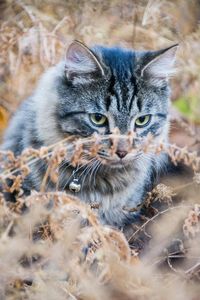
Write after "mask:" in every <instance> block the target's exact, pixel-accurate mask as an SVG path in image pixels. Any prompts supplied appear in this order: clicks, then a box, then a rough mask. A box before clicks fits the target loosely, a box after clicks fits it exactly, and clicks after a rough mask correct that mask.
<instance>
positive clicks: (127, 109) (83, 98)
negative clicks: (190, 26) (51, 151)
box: [53, 41, 177, 165]
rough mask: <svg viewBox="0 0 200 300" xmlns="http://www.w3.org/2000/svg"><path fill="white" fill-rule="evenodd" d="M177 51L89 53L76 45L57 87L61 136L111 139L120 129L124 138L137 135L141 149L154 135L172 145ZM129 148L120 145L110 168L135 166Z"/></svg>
mask: <svg viewBox="0 0 200 300" xmlns="http://www.w3.org/2000/svg"><path fill="white" fill-rule="evenodd" d="M176 50H177V45H174V46H171V47H169V48H167V49H163V50H158V51H132V50H127V49H123V48H104V47H100V46H97V47H94V48H92V49H89V48H88V47H86V46H85V45H84V44H82V43H80V42H78V41H75V42H73V43H72V44H71V45H70V46H69V48H68V51H67V54H66V59H65V63H64V68H63V69H62V74H59V76H58V77H57V79H56V81H55V82H54V87H53V88H54V90H55V91H56V93H57V97H58V101H57V102H56V122H57V124H56V126H57V129H59V132H60V135H61V136H62V135H63V137H65V136H66V135H78V136H81V137H89V136H91V135H92V134H93V133H95V132H97V133H100V134H101V135H107V134H109V133H111V132H112V131H113V129H114V128H118V129H119V132H120V133H121V134H122V135H126V134H128V132H135V135H136V137H137V139H135V141H137V143H139V142H138V141H140V140H141V141H142V140H144V139H145V137H147V135H148V134H149V133H151V134H152V136H153V137H154V139H155V140H156V139H161V138H162V139H163V140H166V139H167V135H168V126H169V124H168V123H169V122H168V107H169V87H168V78H169V76H170V75H171V74H172V73H173V72H174V61H175V53H176ZM135 141H133V144H134V142H135ZM129 146H130V145H129ZM127 147H128V144H127V143H126V141H125V139H120V140H119V142H118V145H117V149H116V153H115V155H114V156H113V158H112V159H110V158H108V164H110V165H118V163H119V165H120V164H121V163H122V164H123V163H125V164H129V163H131V162H132V161H133V160H134V156H133V154H130V153H128V149H127ZM102 155H103V153H102ZM104 156H105V158H106V154H105V153H104Z"/></svg>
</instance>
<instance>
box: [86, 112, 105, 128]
mask: <svg viewBox="0 0 200 300" xmlns="http://www.w3.org/2000/svg"><path fill="white" fill-rule="evenodd" d="M90 120H91V121H92V123H93V124H94V125H96V126H104V125H105V124H106V122H107V118H106V116H104V115H102V114H90Z"/></svg>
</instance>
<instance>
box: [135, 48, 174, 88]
mask: <svg viewBox="0 0 200 300" xmlns="http://www.w3.org/2000/svg"><path fill="white" fill-rule="evenodd" d="M177 48H178V44H176V45H173V46H171V47H169V48H166V49H162V50H159V51H155V52H151V54H150V55H149V57H148V56H147V58H146V63H145V64H144V65H143V67H142V69H141V73H140V75H141V76H142V77H144V78H145V79H147V80H149V81H150V82H151V83H152V84H155V85H162V84H163V81H164V80H166V79H168V78H169V77H170V76H172V75H173V74H174V73H175V67H174V63H175V58H176V51H177Z"/></svg>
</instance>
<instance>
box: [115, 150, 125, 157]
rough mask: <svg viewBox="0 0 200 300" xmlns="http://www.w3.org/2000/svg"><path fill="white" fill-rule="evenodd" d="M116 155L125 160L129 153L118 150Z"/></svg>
mask: <svg viewBox="0 0 200 300" xmlns="http://www.w3.org/2000/svg"><path fill="white" fill-rule="evenodd" d="M116 154H117V156H118V157H119V158H124V157H125V156H126V155H127V154H128V151H125V150H117V151H116Z"/></svg>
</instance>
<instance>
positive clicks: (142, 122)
mask: <svg viewBox="0 0 200 300" xmlns="http://www.w3.org/2000/svg"><path fill="white" fill-rule="evenodd" d="M150 121H151V115H146V116H141V117H139V118H137V119H136V121H135V125H136V126H137V127H144V126H147V125H148V124H149V122H150Z"/></svg>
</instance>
